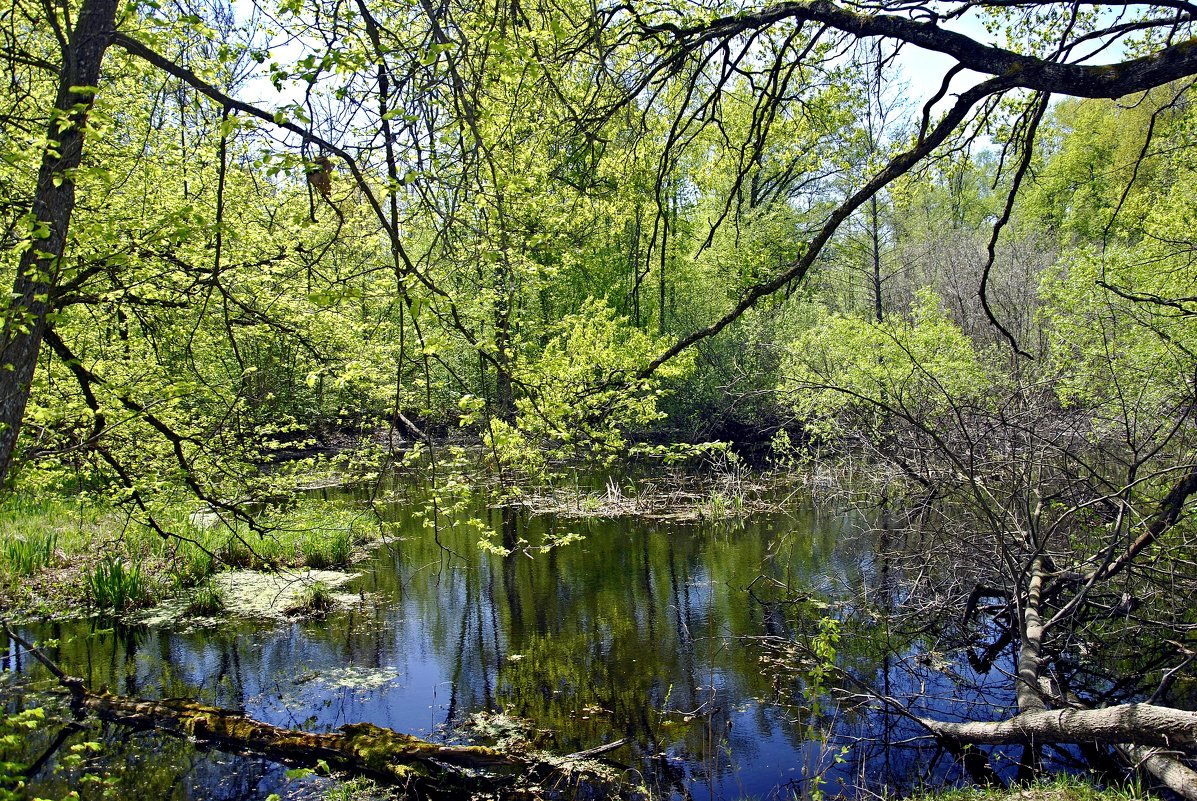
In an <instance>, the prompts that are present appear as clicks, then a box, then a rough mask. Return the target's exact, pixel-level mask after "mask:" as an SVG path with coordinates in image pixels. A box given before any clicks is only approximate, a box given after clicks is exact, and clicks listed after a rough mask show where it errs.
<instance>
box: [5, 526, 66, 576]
mask: <svg viewBox="0 0 1197 801" xmlns="http://www.w3.org/2000/svg"><path fill="white" fill-rule="evenodd" d="M57 546H58V534H57V533H56V532H53V531H45V532H35V533H33V534H30V535H28V536H25V537H17V538H15V539H11V540H6V541H5V542H4V545H3V559H4V564H5V566H6V568H7V569H8V571H9V572H11V573H12V574H13V575H16V576H32V575H33V574H34V573H37V572H38V571H39V570H41V569H42V568H46V567H49V566H50V564H51V563H52V562H53V561H54V551H55V548H57Z"/></svg>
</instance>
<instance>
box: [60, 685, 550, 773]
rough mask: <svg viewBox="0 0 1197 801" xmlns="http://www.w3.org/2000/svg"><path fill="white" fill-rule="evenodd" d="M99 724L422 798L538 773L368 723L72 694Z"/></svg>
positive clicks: (522, 763) (491, 754)
mask: <svg viewBox="0 0 1197 801" xmlns="http://www.w3.org/2000/svg"><path fill="white" fill-rule="evenodd" d="M75 698H76V703H75V705H76V706H77V707H82V708H83V709H85V710H87V711H88V712H90V713H92V714H94V715H96V717H98V718H100V719H101V720H105V721H109V722H113V723H118V724H121V725H124V726H132V727H135V728H139V729H153V730H156V731H161V732H166V733H168V734H173V735H176V736H180V737H187V738H188V739H191V740H193V741H195V742H197V743H200V744H203V745H206V746H210V747H213V748H217V749H220V750H225V751H233V752H236V753H249V754H254V755H256V756H261V757H265V758H267V759H272V760H276V761H279V762H284V763H286V764H288V765H293V766H297V767H307V768H317V767H324V766H327V767H328V768H329V769H331V770H337V771H343V772H345V773H350V774H354V775H361V776H368V777H370V778H372V779H375V780H378V781H382V782H385V783H387V784H393V785H397V786H400V787H406V788H409V789H413V790H414V789H419V790H420V791H421V792H422V793H435V794H451V795H455V796H457V795H460V794H461V793H463V792H468V791H470V790H480V789H484V788H491V789H493V787H494V786H495V785H498V784H501V783H505V782H504V781H503V779H504V778H506V779H508V781H510V780H511V779H513V778H515V777H518V776H521V775H531V774H533V773H536V772H538V769H539V768H541V766H540V765H539V764H535V763H529V762H528V761H526V760H525V759H523V758H520V757H516V756H512V755H505V754H502V753H499V752H498V751H495V750H493V749H490V748H486V747H483V746H446V745H438V744H436V743H430V742H427V741H426V740H421V739H420V738H418V737H412V736H411V735H407V734H401V733H399V732H396V731H392V730H391V729H384V728H381V727H379V726H374V725H372V724H370V723H351V724H348V725H345V726H342V727H341V728H340V729H338V730H337V731H334V732H328V733H315V732H307V731H300V730H296V729H284V728H280V727H278V726H272V725H270V724H269V723H263V722H262V721H259V720H254V719H253V718H251V717H249V716H248V715H246V714H245V713H243V712H238V711H234V710H229V709H221V708H218V707H211V706H205V705H204V704H199V703H196V702H194V701H189V700H185V699H164V700H161V701H149V700H143V699H137V698H126V697H122V696H116V695H111V694H109V693H93V692H90V691H87V690H84V691H83V693H82V696H78V695H76V696H75Z"/></svg>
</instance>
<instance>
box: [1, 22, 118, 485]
mask: <svg viewBox="0 0 1197 801" xmlns="http://www.w3.org/2000/svg"><path fill="white" fill-rule="evenodd" d="M116 7H117V0H83V6H82V7H81V8H80V9H79V17H78V21H77V22H76V24H75V30H74V31H73V32H72V33H71V38H70V41H69V42H68V43H67V44H66V45H65V46H64V47H63V53H62V73H61V75H60V76H59V83H58V97H57V98H56V100H55V103H54V111H53V113H52V114H51V117H50V125H49V130H48V132H47V138H48V140H49V145H48V146H47V147H46V151H45V153H43V154H42V164H41V169H40V170H39V172H38V177H37V189H36V192H35V194H34V198H33V208H32V212H33V217H34V219H35V220H37V224H38V229H39V232H40V231H44V232H45V233H44V235H38V238H35V239H33V241H32V247H30V248H29V249H28V250H26V251H25V252H24V253H23V254H21V263H20V265H19V267H18V269H17V276H16V279H15V280H14V281H13V288H12V295H11V298H12V300H11V303H10V305H9V307H8V308H7V309H6V310H5V312H4V328H3V332H2V333H0V483H2V482H3V481H4V478H5V476H6V475H7V473H8V468H9V465H10V464H11V463H12V456H13V449H14V448H15V446H16V443H17V436H18V435H19V434H20V431H21V421H22V420H23V419H24V416H25V406H26V404H27V403H28V401H29V389H30V385H31V384H32V383H33V372H34V368H35V367H36V366H37V354H38V350H39V349H40V348H41V344H42V338H43V337H44V336H45V333H46V325H47V320H48V315H49V313H50V312H51V311H52V310H53V308H54V303H55V297H54V295H55V292H56V290H57V287H58V280H59V276H60V274H61V271H62V258H63V251H64V249H65V248H66V241H67V231H68V229H69V228H70V222H71V213H72V212H73V211H74V209H75V181H74V171H75V170H76V169H78V167H79V165H80V164H81V163H82V160H83V140H84V136H85V134H86V129H87V115H88V112H89V111H91V107H92V104H93V101H94V98H95V90H96V88H97V87H98V86H99V83H100V63H101V62H102V61H103V59H104V51H105V50H107V48H108V44H109V42H110V41H111V40H112V34H113V31H114V30H115V28H116Z"/></svg>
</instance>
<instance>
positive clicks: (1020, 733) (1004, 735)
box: [918, 704, 1197, 754]
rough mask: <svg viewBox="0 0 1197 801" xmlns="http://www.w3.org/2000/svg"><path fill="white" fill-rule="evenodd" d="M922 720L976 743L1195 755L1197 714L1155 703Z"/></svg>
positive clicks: (932, 728)
mask: <svg viewBox="0 0 1197 801" xmlns="http://www.w3.org/2000/svg"><path fill="white" fill-rule="evenodd" d="M918 720H919V722H920V723H921V724H922V725H923V726H925V727H926V728H927V730H928V731H930V732H931V733H932V734H935V735H936V736H938V737H945V738H948V739H954V740H959V741H961V742H968V743H977V744H979V745H1005V744H1009V743H1035V742H1037V743H1048V742H1051V743H1109V744H1119V743H1133V744H1135V745H1146V746H1158V747H1161V748H1169V749H1172V750H1175V751H1181V752H1184V753H1189V754H1192V753H1197V712H1185V711H1183V710H1180V709H1173V708H1171V707H1166V706H1156V705H1154V704H1122V705H1120V706H1112V707H1107V708H1105V709H1048V710H1043V709H1041V710H1036V711H1033V712H1023V713H1020V714H1018V715H1015V716H1014V717H1012V718H1009V719H1007V720H999V721H992V722H982V721H965V722H963V723H951V722H946V721H941V720H932V719H930V718H919V719H918Z"/></svg>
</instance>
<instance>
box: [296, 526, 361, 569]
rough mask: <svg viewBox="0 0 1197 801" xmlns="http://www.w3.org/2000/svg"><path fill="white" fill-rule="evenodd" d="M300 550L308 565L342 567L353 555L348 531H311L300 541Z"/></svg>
mask: <svg viewBox="0 0 1197 801" xmlns="http://www.w3.org/2000/svg"><path fill="white" fill-rule="evenodd" d="M300 550H301V552H302V553H303V563H304V564H305V565H307V566H308V567H311V568H316V569H317V570H319V569H323V568H328V567H344V566H345V565H347V564H349V560H350V559H351V558H352V557H353V540H352V539H351V538H350V536H349V532H348V531H342V530H337V531H332V532H323V531H312V532H311V533H310V534H308V536H306V537H305V538H304V539H303V541H302V542H301V543H300Z"/></svg>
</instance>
